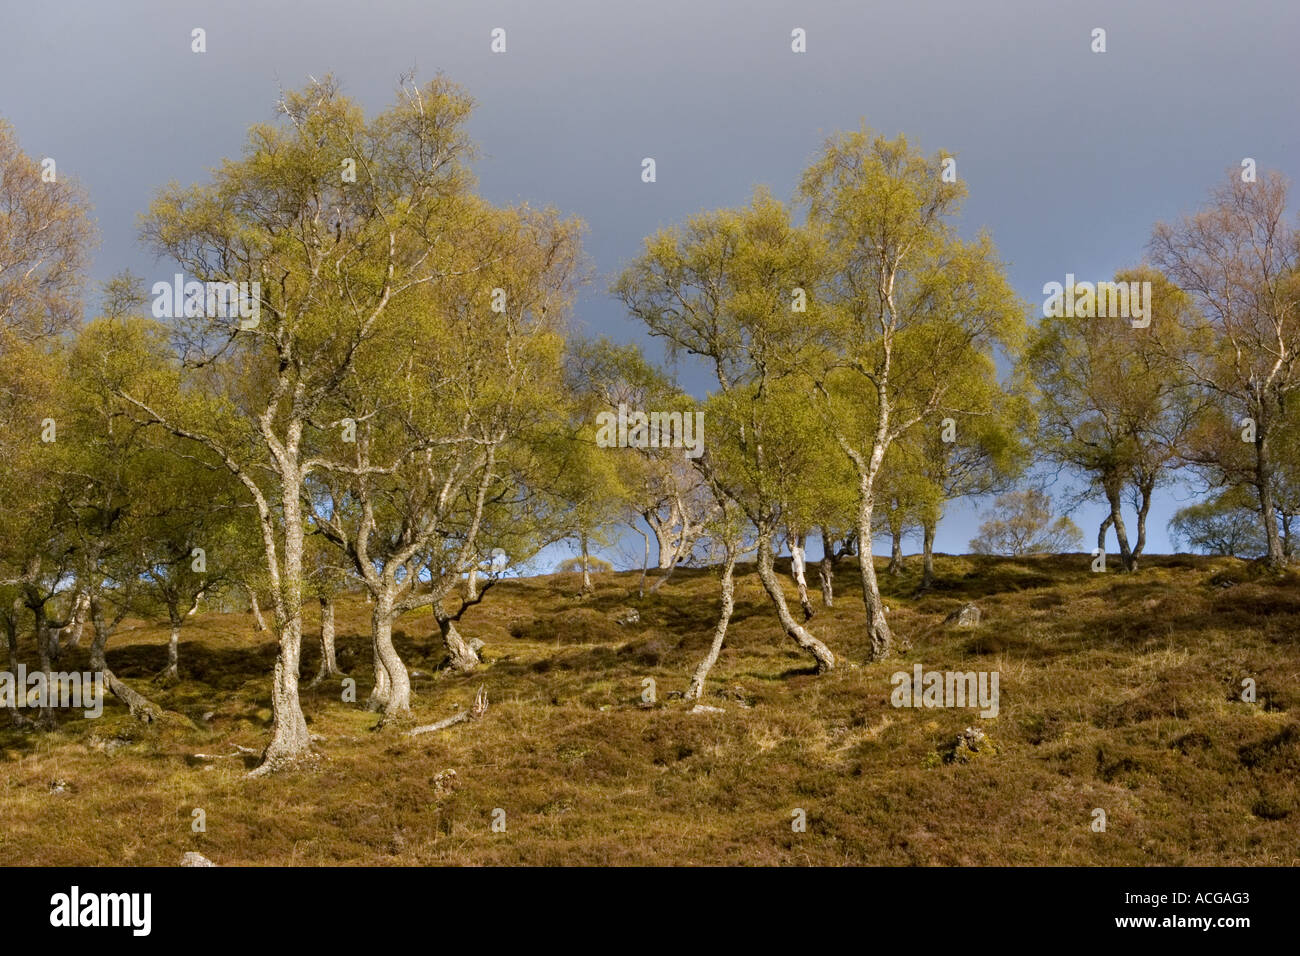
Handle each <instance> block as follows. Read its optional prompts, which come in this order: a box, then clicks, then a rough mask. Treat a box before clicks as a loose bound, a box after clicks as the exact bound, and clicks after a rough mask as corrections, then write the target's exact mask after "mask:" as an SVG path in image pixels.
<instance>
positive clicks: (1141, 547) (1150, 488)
mask: <svg viewBox="0 0 1300 956" xmlns="http://www.w3.org/2000/svg"><path fill="white" fill-rule="evenodd" d="M1154 491H1155V484H1154V482H1150V481H1149V482H1147V483H1146V484H1144V485H1142V486H1141V487H1139V488H1138V493H1139V494H1140V495H1141V501H1140V502H1139V503H1138V530H1137V541H1135V542H1134V543H1133V569H1134V570H1137V559H1138V558H1139V557H1140V556H1141V555H1142V552H1143V551H1145V550H1146V547H1147V515H1149V514H1150V513H1151V495H1152V493H1153V492H1154Z"/></svg>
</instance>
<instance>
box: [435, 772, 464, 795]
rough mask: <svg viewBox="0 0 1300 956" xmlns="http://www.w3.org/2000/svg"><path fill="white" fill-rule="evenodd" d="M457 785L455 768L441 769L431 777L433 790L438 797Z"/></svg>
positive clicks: (458, 783) (458, 784)
mask: <svg viewBox="0 0 1300 956" xmlns="http://www.w3.org/2000/svg"><path fill="white" fill-rule="evenodd" d="M459 786H460V780H459V778H458V777H457V776H456V771H455V770H451V769H448V770H443V771H442V772H440V773H438V774H437V775H436V776H434V778H433V792H434V793H435V794H437V795H438V796H440V797H441V796H443V795H444V794H448V793H451V792H452V791H454V790H455V789H456V788H457V787H459Z"/></svg>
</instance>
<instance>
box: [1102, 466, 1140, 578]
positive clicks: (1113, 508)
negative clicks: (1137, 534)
mask: <svg viewBox="0 0 1300 956" xmlns="http://www.w3.org/2000/svg"><path fill="white" fill-rule="evenodd" d="M1105 490H1106V502H1107V504H1109V505H1110V523H1111V525H1112V526H1113V527H1114V528H1115V539H1116V540H1117V541H1118V542H1119V556H1120V562H1121V563H1122V564H1123V567H1124V570H1125V571H1130V572H1131V571H1133V570H1134V569H1135V568H1136V563H1135V562H1134V560H1133V551H1132V549H1131V548H1130V547H1129V543H1128V529H1127V528H1125V527H1124V514H1123V512H1122V510H1121V508H1120V504H1121V499H1120V486H1119V483H1118V482H1113V481H1112V482H1107V483H1106V485H1105Z"/></svg>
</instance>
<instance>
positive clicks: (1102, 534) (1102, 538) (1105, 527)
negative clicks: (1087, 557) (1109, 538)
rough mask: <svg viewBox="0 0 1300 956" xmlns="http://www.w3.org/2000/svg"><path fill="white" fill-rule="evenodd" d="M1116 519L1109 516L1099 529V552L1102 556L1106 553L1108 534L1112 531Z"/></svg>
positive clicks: (1103, 520)
mask: <svg viewBox="0 0 1300 956" xmlns="http://www.w3.org/2000/svg"><path fill="white" fill-rule="evenodd" d="M1114 521H1115V519H1114V518H1113V517H1111V516H1110V514H1107V515H1106V517H1105V518H1103V519H1102V521H1101V526H1100V527H1099V528H1098V529H1097V550H1098V551H1100V552H1101V553H1102V554H1105V553H1106V532H1107V531H1109V530H1110V526H1111V524H1113V523H1114Z"/></svg>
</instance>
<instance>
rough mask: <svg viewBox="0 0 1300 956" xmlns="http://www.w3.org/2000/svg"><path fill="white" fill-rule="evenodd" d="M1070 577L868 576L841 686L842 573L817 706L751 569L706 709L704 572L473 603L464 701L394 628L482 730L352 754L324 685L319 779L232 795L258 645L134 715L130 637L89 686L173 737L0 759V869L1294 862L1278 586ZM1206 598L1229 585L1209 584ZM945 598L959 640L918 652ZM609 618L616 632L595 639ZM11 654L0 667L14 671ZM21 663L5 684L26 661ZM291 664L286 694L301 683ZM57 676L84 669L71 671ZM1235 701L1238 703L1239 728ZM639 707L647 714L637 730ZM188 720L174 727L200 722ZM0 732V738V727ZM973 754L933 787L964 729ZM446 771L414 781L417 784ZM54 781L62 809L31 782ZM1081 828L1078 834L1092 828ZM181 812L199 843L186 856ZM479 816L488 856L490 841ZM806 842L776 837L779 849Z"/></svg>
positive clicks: (244, 636) (145, 670)
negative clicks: (989, 681)
mask: <svg viewBox="0 0 1300 956" xmlns="http://www.w3.org/2000/svg"><path fill="white" fill-rule="evenodd" d="M1089 561H1090V559H1089V558H1087V557H1084V556H1063V557H1059V558H1043V559H1020V560H1016V561H1011V560H999V559H986V558H974V557H951V558H945V557H940V558H939V559H938V562H937V566H938V572H939V575H940V578H941V582H940V587H939V588H938V589H936V590H934V591H931V592H930V593H928V594H925V595H920V596H917V595H915V594H914V591H915V587H916V578H915V576H914V574H913V573H912V572H909V573H908V574H907V575H905V576H903V577H902V578H901V579H890V578H884V579H883V580H884V581H885V587H886V592H887V602H888V603H889V604H890V606H891V607H892V609H893V610H892V614H891V618H892V621H893V624H894V627H895V629H896V630H897V632H899V633H900V634H903V635H906V636H907V637H909V638H910V639H911V640H912V641H913V642H914V646H913V649H912V651H911V652H910V653H909V654H907V655H906V656H905V657H904V658H901V659H899V660H894V661H886V662H882V663H875V664H865V663H862V661H863V659H864V655H865V651H866V642H865V640H864V634H863V628H862V610H861V602H860V600H858V599H856V598H855V590H856V584H855V579H856V569H855V568H853V567H850V566H846V567H843V568H842V569H841V575H840V578H839V580H838V581H837V586H838V594H839V599H838V600H837V602H836V607H835V608H834V610H827V609H823V608H819V609H818V614H817V617H816V618H815V619H814V620H813V622H812V624H811V627H812V629H813V631H814V633H816V634H817V635H818V636H819V637H820V638H822V639H823V640H825V641H826V642H827V643H828V644H829V645H830V646H831V648H832V649H833V650H834V651H835V653H836V655H837V657H838V659H839V661H840V662H841V666H840V667H838V668H837V669H836V670H835V671H834V672H832V673H831V674H829V675H826V676H823V677H817V676H815V675H813V674H812V673H811V672H810V671H809V668H808V663H809V662H808V660H807V659H806V658H804V657H803V656H801V655H800V654H799V653H797V652H796V650H795V649H794V647H793V645H792V644H791V643H790V642H789V641H787V640H786V639H784V638H783V637H782V635H781V633H780V630H779V628H778V626H777V624H776V621H775V618H774V615H773V614H772V612H771V610H770V607H769V605H768V604H767V602H766V600H765V598H764V596H763V594H762V592H761V589H760V587H759V584H758V581H757V577H756V576H755V575H754V574H753V569H752V566H751V567H749V568H743V569H741V570H742V571H743V573H742V575H741V576H740V578H739V581H738V584H737V596H736V597H737V601H736V616H735V619H734V621H733V625H732V631H731V634H730V637H729V641H728V646H727V648H726V649H725V650H724V651H723V654H722V657H721V659H720V660H719V662H718V666H717V667H716V668H715V670H714V674H713V679H712V680H711V682H710V685H709V689H708V695H709V699H708V700H707V701H706V702H707V703H710V704H713V705H715V706H721V707H724V708H725V712H724V713H721V714H702V715H691V714H688V713H687V712H686V707H685V706H684V705H683V704H682V703H681V702H680V701H676V700H669V699H668V695H669V693H670V692H671V691H674V690H676V691H680V690H684V689H685V687H686V684H687V682H688V679H689V676H690V673H691V671H692V669H693V667H694V665H695V663H696V661H697V660H698V659H699V657H700V656H701V655H702V653H703V651H704V648H705V646H706V644H707V642H708V639H709V632H710V630H711V628H712V624H713V619H714V615H715V613H716V595H715V580H714V574H713V573H712V572H710V571H679V572H678V573H677V575H676V576H675V577H674V579H673V580H672V581H671V582H669V583H668V585H667V586H666V587H665V588H664V589H663V590H662V592H661V593H660V594H659V595H657V596H656V597H655V598H651V599H647V600H645V601H640V600H638V599H637V597H636V593H635V585H636V577H637V575H636V574H631V573H627V574H603V575H599V576H598V578H597V583H598V586H597V591H596V594H595V595H594V596H592V597H590V598H586V599H579V598H578V597H577V596H576V594H575V593H574V590H575V585H576V581H575V579H574V578H573V576H571V575H557V576H554V577H542V578H535V579H530V580H525V581H519V582H511V583H506V584H502V585H500V586H499V587H497V588H495V589H494V590H493V591H492V593H491V594H490V595H489V596H488V598H487V600H486V601H485V602H484V604H482V605H480V606H478V607H475V608H473V609H471V610H470V611H469V612H468V613H467V614H466V616H465V619H464V622H463V626H462V630H463V631H464V633H465V634H466V636H467V637H469V636H476V637H480V638H482V639H483V640H484V641H486V642H487V648H486V650H485V655H486V660H487V663H486V666H484V667H483V668H481V670H480V673H478V674H475V675H472V676H469V677H462V676H452V675H449V674H443V673H439V672H438V671H437V665H438V663H439V660H440V657H441V654H440V651H439V650H438V647H437V643H436V641H435V640H433V639H432V638H431V637H430V632H431V631H436V628H434V627H433V626H432V619H431V618H430V617H429V616H428V615H427V614H425V615H422V616H421V615H413V616H411V617H409V618H406V619H403V620H402V621H401V622H399V625H398V630H399V633H398V646H399V649H400V650H401V652H402V654H403V657H404V659H405V660H406V661H407V663H408V666H410V667H411V668H412V669H413V671H415V672H417V676H416V677H415V680H414V687H415V691H416V704H415V706H416V718H417V719H418V720H420V722H427V721H430V720H434V719H438V718H441V717H444V716H447V715H449V714H450V713H452V712H453V708H454V707H455V706H460V707H467V706H469V704H470V701H471V699H472V696H473V692H474V689H475V687H476V686H477V685H478V684H479V683H480V682H482V683H485V684H486V685H487V688H488V693H489V696H490V698H491V701H492V707H491V710H490V711H489V713H488V716H487V717H486V718H484V719H483V720H481V721H477V722H471V723H464V724H460V725H458V726H456V727H454V728H452V729H450V730H448V731H446V732H443V733H438V734H432V735H428V736H422V737H417V738H408V737H405V736H403V735H402V734H401V733H400V732H399V731H398V730H395V729H392V728H389V729H385V730H380V731H375V730H373V729H372V728H373V727H374V725H375V723H376V718H375V716H374V715H373V714H370V713H367V712H365V711H364V710H362V709H360V708H359V707H358V706H357V705H354V704H345V703H343V702H342V700H341V695H340V693H339V685H338V682H332V683H330V684H329V685H328V686H327V687H321V688H318V689H316V690H312V691H304V697H303V706H304V709H305V711H306V713H307V715H308V720H309V721H310V724H311V728H312V731H313V732H314V733H316V734H319V735H321V737H322V738H323V740H322V741H321V742H320V744H319V750H320V753H321V754H322V756H323V760H322V761H321V764H320V766H319V768H318V769H316V770H314V771H309V770H303V771H299V772H293V773H287V774H284V775H281V776H278V777H274V778H271V779H263V780H250V779H248V778H247V777H246V772H247V769H248V765H249V762H250V761H251V760H252V759H253V758H242V757H233V758H232V757H226V758H220V759H216V760H210V761H203V760H197V759H195V758H194V757H193V755H194V754H196V753H205V754H229V753H232V752H235V750H236V747H237V746H245V747H260V746H261V745H262V744H263V743H264V742H265V739H266V733H267V728H268V726H269V721H270V711H269V705H268V677H267V675H268V671H269V664H270V662H271V661H272V660H273V657H274V645H273V643H272V641H271V639H270V638H269V636H268V635H266V634H254V633H252V630H251V627H250V620H249V619H248V617H247V616H246V615H217V614H209V615H206V616H203V617H201V618H199V619H198V620H197V621H196V622H195V623H194V624H193V625H192V626H191V627H189V628H187V630H186V632H185V634H184V637H183V640H182V645H181V671H182V677H183V680H182V682H181V683H180V684H179V685H176V686H173V687H170V688H166V687H162V686H160V685H158V684H157V683H156V682H155V681H154V679H153V675H154V674H156V673H157V672H158V671H160V670H161V669H162V667H163V664H164V663H165V641H166V635H165V633H164V632H163V631H162V630H161V629H158V628H152V627H141V628H139V629H138V630H135V631H132V632H130V633H124V634H122V635H121V636H120V637H118V638H117V639H116V640H115V646H113V647H111V648H110V651H109V659H110V664H111V665H112V666H113V667H114V669H115V670H116V671H117V672H118V673H119V675H120V676H122V677H124V678H126V679H128V680H131V681H134V682H135V683H136V685H137V686H138V687H139V688H140V689H141V690H143V691H145V692H146V693H148V694H149V695H150V696H152V697H153V698H154V699H155V700H156V701H158V702H159V703H161V704H163V705H164V706H166V707H167V708H169V709H170V710H172V711H175V712H176V714H177V715H178V717H177V718H176V719H173V720H169V721H166V722H164V723H163V724H161V725H157V726H153V727H145V726H142V725H140V724H138V723H136V722H135V721H133V720H132V719H131V718H130V717H129V716H128V715H127V714H126V712H125V708H123V707H121V706H120V705H118V704H117V703H116V702H115V701H112V700H110V702H109V703H108V704H107V706H106V708H105V712H104V716H103V717H102V718H100V719H98V720H83V719H80V718H79V716H78V717H72V716H68V717H66V718H65V720H64V722H63V723H62V724H61V725H60V727H59V728H58V729H57V730H55V731H53V732H49V733H33V732H18V731H13V730H10V729H9V728H8V727H6V728H5V729H4V730H3V731H0V751H2V752H3V759H2V761H0V820H3V824H2V825H0V859H3V860H4V861H5V862H6V863H9V864H108V865H112V864H161V865H174V864H175V863H177V862H178V861H179V859H180V857H181V854H182V853H183V852H184V851H186V850H197V851H199V852H201V853H203V854H205V855H206V856H208V857H210V858H212V859H213V860H214V861H216V862H217V863H219V864H222V865H235V864H305V865H333V864H403V865H411V864H429V863H482V864H518V863H523V864H706V863H713V864H743V863H753V864H770V863H788V864H805V863H806V864H840V863H872V864H1086V865H1144V864H1185V865H1209V864H1243V865H1244V864H1249V865H1261V864H1262V865H1276V864H1292V865H1294V864H1296V863H1298V862H1300V794H1298V793H1297V780H1300V773H1298V772H1300V723H1298V722H1297V718H1296V716H1295V713H1296V711H1295V709H1294V708H1296V706H1297V705H1298V704H1300V700H1298V699H1297V698H1298V694H1297V686H1300V683H1298V680H1297V678H1300V653H1298V640H1300V638H1298V637H1297V635H1298V634H1300V581H1298V580H1297V579H1296V578H1295V577H1294V576H1288V577H1286V578H1283V579H1281V580H1275V579H1272V578H1266V577H1264V576H1262V575H1260V574H1258V573H1256V572H1255V571H1254V569H1253V568H1252V567H1250V566H1248V565H1245V564H1243V563H1240V562H1234V561H1230V560H1224V559H1206V558H1189V557H1186V556H1178V557H1169V558H1152V559H1149V560H1148V561H1147V562H1146V565H1145V567H1144V568H1143V570H1142V571H1141V572H1140V573H1139V574H1137V575H1136V576H1132V577H1125V576H1122V575H1118V574H1115V573H1108V574H1106V575H1104V576H1103V575H1094V574H1091V573H1089V571H1088V565H1089ZM1225 572H1226V573H1227V575H1228V577H1230V578H1232V579H1233V580H1235V581H1237V582H1239V583H1237V584H1236V585H1235V586H1233V587H1231V588H1227V589H1221V588H1218V587H1215V586H1213V585H1212V584H1211V583H1210V582H1211V579H1212V578H1214V577H1215V576H1216V575H1219V574H1222V573H1225ZM966 600H974V601H976V602H977V603H979V605H980V606H981V608H982V609H983V610H984V612H985V619H984V623H983V624H982V625H981V626H980V627H979V628H978V629H975V630H973V631H972V630H957V629H945V628H943V627H942V626H941V624H940V622H941V621H942V619H943V617H944V615H945V614H946V613H947V612H948V611H950V610H952V609H953V608H955V607H957V606H959V604H960V603H961V602H963V601H966ZM624 607H636V608H638V610H639V611H640V615H641V621H640V623H639V624H636V625H631V626H626V627H623V626H619V625H617V624H615V623H613V618H614V616H615V613H616V612H617V611H618V610H619V609H621V608H624ZM367 620H368V615H367V611H366V608H365V605H364V604H363V603H361V602H360V601H357V602H354V603H348V604H347V605H345V606H342V607H340V609H339V614H338V627H339V635H340V636H339V646H340V649H341V651H342V655H341V658H342V663H343V664H344V667H345V669H347V670H349V671H350V672H351V673H353V674H354V675H355V676H356V678H357V681H358V684H359V697H360V699H361V700H364V699H365V694H366V692H367V691H368V688H369V683H370V676H369V651H368V641H367V639H366V636H365V635H366V631H367V626H366V625H367ZM25 650H27V651H30V649H29V648H28V649H25ZM29 659H30V657H29ZM916 662H920V663H922V664H924V665H925V667H926V668H927V669H934V670H948V669H952V670H997V671H999V673H1000V679H1001V712H1000V714H999V716H998V717H997V718H995V719H991V720H980V719H979V718H978V717H977V716H976V713H975V711H971V710H944V709H935V710H916V709H895V708H893V707H892V706H890V703H889V693H890V690H891V689H892V688H891V684H890V675H891V674H892V673H894V672H895V671H896V670H900V669H907V670H910V669H911V667H912V665H913V664H914V663H916ZM315 664H316V661H315V658H314V654H313V653H312V652H310V651H309V652H308V654H307V659H306V661H305V663H304V672H305V673H307V674H311V673H314V671H315ZM68 666H70V667H71V666H84V661H82V660H77V659H76V656H75V652H74V654H73V659H72V660H70V661H68ZM1247 676H1250V677H1253V678H1254V679H1255V680H1256V682H1257V685H1258V692H1259V700H1258V702H1256V703H1253V704H1248V703H1244V702H1242V701H1241V700H1240V699H1239V696H1238V695H1239V693H1240V682H1241V680H1242V678H1243V677H1247ZM646 677H653V678H654V679H655V681H656V682H657V685H658V693H659V702H658V703H657V704H655V705H653V706H644V705H642V703H641V690H642V680H643V679H644V678H646ZM208 712H211V713H212V715H213V716H212V717H211V718H210V719H208V720H206V721H205V720H204V719H203V717H204V715H205V714H206V713H208ZM0 720H2V719H0ZM974 724H978V725H979V726H981V727H983V728H984V729H985V731H986V732H987V733H988V734H989V736H990V738H991V739H992V741H993V742H994V743H995V745H996V752H995V753H986V754H981V755H979V756H978V757H977V759H973V760H971V761H970V762H968V763H950V762H946V761H945V760H944V756H945V754H947V753H948V752H949V751H950V750H951V748H952V746H953V743H954V742H955V740H956V737H957V735H958V734H959V733H960V732H961V730H962V729H963V728H964V727H967V726H971V725H974ZM446 770H455V771H456V773H455V774H454V775H444V776H443V777H442V778H441V781H442V782H441V783H438V784H435V778H438V775H439V774H440V773H443V772H444V771H446ZM54 781H62V782H63V784H64V788H63V790H62V792H53V789H52V787H51V784H52V782H54ZM1097 807H1100V808H1103V809H1104V810H1105V811H1106V814H1107V829H1106V832H1104V833H1094V832H1093V831H1092V830H1091V827H1090V824H1091V822H1092V811H1093V809H1094V808H1097ZM194 808H202V809H203V810H204V811H205V813H206V822H207V832H206V833H202V834H196V833H193V832H192V831H191V819H192V817H191V814H192V811H193V810H194ZM494 808H501V809H503V810H504V811H505V819H506V830H505V832H503V833H498V832H493V830H492V826H491V823H492V816H493V810H494ZM795 808H803V809H804V810H805V811H806V813H807V819H808V828H807V832H804V833H795V832H793V831H792V829H791V819H792V816H791V814H792V811H793V810H794V809H795Z"/></svg>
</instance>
